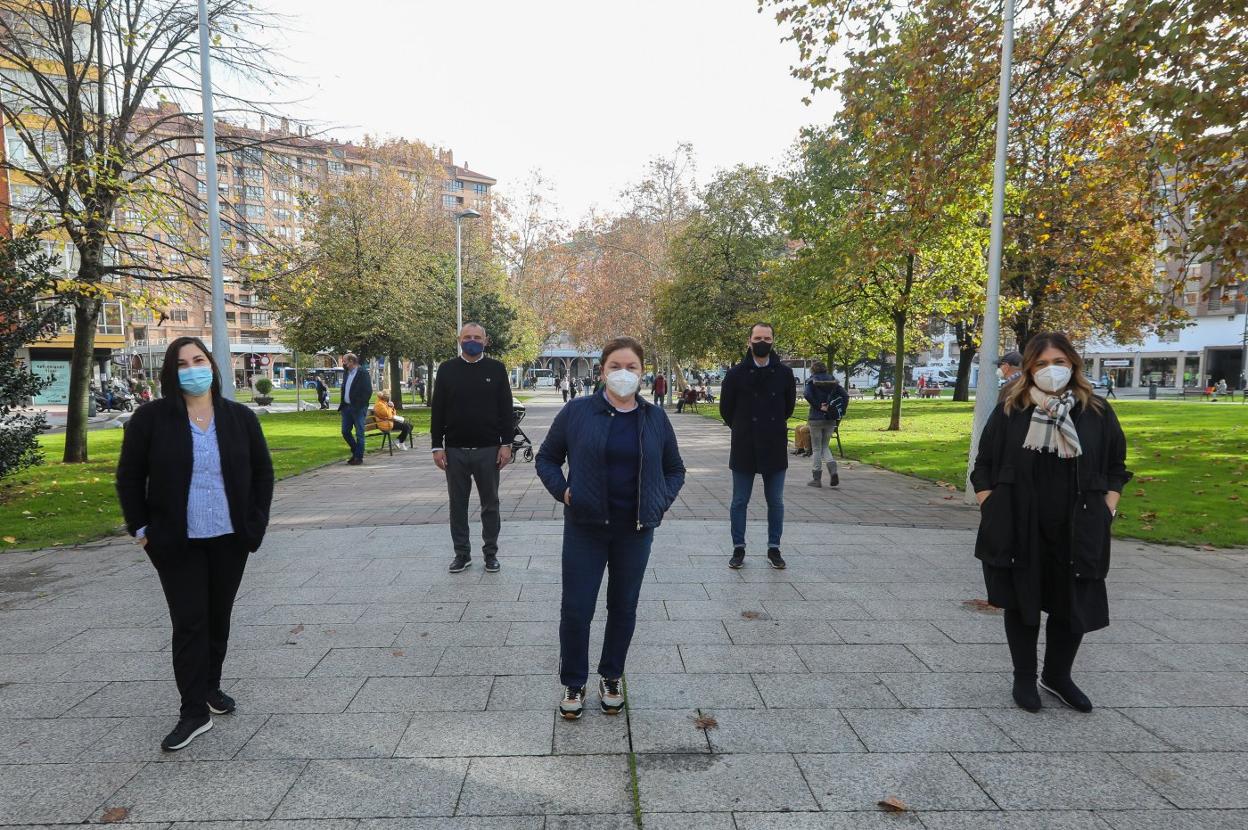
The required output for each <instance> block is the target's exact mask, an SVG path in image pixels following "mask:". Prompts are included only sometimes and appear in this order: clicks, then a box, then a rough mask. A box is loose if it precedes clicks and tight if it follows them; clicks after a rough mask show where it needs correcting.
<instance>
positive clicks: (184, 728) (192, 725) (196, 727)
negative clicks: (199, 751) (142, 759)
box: [160, 715, 212, 752]
mask: <svg viewBox="0 0 1248 830" xmlns="http://www.w3.org/2000/svg"><path fill="white" fill-rule="evenodd" d="M211 728H212V717H211V716H209V715H201V716H199V717H194V718H181V719H179V720H178V725H177V726H175V727H173V731H172V732H170V733H169V734H168V735H166V736H165V739H164V740H163V741H161V742H160V748H161V749H163V750H164V751H165V752H177V751H178V750H179V749H182V748H183V747H185V746H187V745H188V744H190V742H191V741H193V740H195V739H196V738H198V737H199V736H200V735H202V734H204V733H205V732H207V731H208V730H209V729H211Z"/></svg>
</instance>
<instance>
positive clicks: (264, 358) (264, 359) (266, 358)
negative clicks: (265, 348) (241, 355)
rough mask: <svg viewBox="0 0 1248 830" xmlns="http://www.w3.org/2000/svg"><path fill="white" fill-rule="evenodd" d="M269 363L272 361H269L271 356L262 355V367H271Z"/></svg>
mask: <svg viewBox="0 0 1248 830" xmlns="http://www.w3.org/2000/svg"><path fill="white" fill-rule="evenodd" d="M269 362H270V361H269V356H268V355H267V354H262V355H260V365H261V366H268V365H269Z"/></svg>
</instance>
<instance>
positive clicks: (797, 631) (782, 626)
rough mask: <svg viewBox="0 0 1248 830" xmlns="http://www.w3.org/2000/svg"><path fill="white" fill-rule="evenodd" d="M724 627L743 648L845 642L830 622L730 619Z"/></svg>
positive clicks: (725, 622)
mask: <svg viewBox="0 0 1248 830" xmlns="http://www.w3.org/2000/svg"><path fill="white" fill-rule="evenodd" d="M722 626H723V628H724V629H726V630H727V632H728V636H729V637H731V638H732V642H733V643H735V644H736V645H739V646H742V645H770V644H775V645H783V646H792V645H798V644H805V643H817V644H823V643H842V642H844V640H843V639H842V638H841V635H840V634H838V633H837V632H836V631H835V630H834V629H833V628H832V625H831V624H830V623H826V622H821V621H818V620H726V621H724V622H723V623H722Z"/></svg>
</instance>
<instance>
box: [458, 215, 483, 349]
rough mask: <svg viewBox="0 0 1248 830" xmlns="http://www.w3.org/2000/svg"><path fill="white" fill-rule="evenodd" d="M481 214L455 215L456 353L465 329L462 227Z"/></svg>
mask: <svg viewBox="0 0 1248 830" xmlns="http://www.w3.org/2000/svg"><path fill="white" fill-rule="evenodd" d="M479 216H481V214H479V213H477V212H476V211H475V210H473V209H472V208H469V209H468V210H461V211H460V212H459V213H457V214H455V351H456V352H458V351H459V333H460V331H461V330H463V328H464V241H463V233H462V229H461V225H462V222H463V220H464V219H476V218H478V217H479Z"/></svg>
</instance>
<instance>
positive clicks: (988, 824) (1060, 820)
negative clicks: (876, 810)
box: [921, 810, 1173, 830]
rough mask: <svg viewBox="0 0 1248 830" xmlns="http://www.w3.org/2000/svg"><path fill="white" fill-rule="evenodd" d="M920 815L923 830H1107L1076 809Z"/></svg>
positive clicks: (1094, 817)
mask: <svg viewBox="0 0 1248 830" xmlns="http://www.w3.org/2000/svg"><path fill="white" fill-rule="evenodd" d="M1172 812H1173V811H1172ZM921 818H922V820H923V826H924V827H925V828H927V830H1108V827H1109V826H1108V825H1107V824H1106V823H1105V821H1104V819H1103V818H1102V817H1100V816H1098V815H1097V814H1095V813H1092V812H1076V811H1070V812H1059V811H1055V810H1036V811H1034V812H1013V813H1007V812H1000V811H998V812H990V811H986V812H982V813H966V812H948V813H931V812H928V813H923V814H922V815H921Z"/></svg>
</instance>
